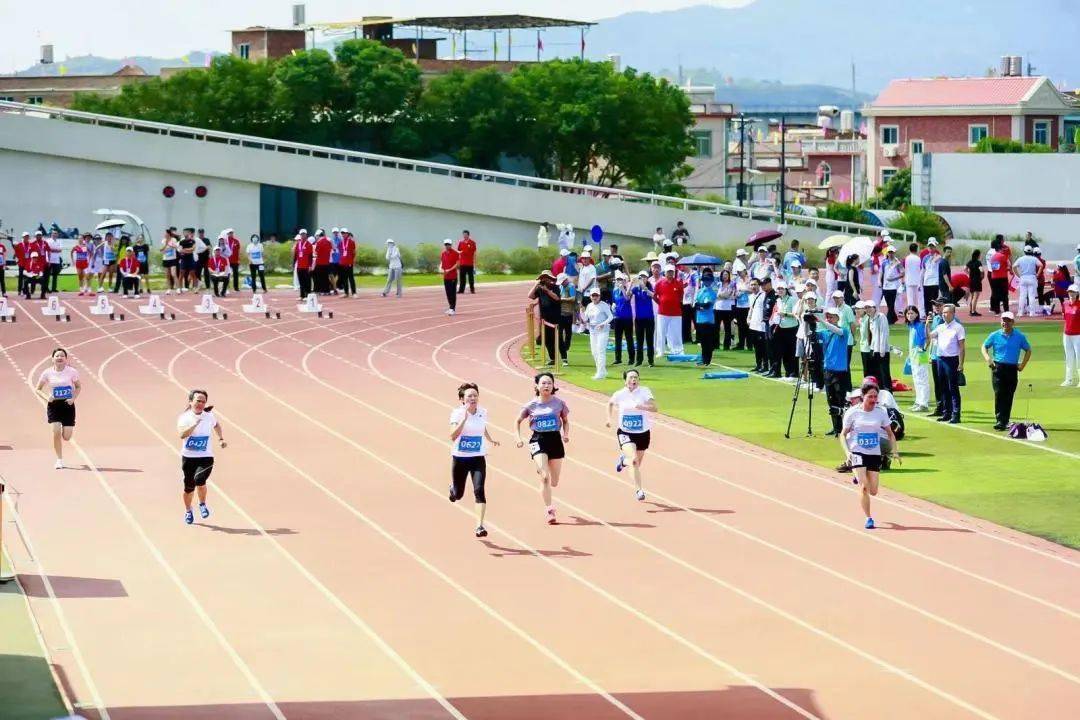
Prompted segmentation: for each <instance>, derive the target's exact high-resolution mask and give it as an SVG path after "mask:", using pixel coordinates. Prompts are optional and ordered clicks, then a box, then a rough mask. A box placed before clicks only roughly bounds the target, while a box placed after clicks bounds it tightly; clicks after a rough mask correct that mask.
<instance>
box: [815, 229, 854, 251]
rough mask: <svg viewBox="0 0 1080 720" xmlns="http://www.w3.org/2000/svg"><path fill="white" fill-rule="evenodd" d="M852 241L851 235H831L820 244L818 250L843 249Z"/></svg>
mask: <svg viewBox="0 0 1080 720" xmlns="http://www.w3.org/2000/svg"><path fill="white" fill-rule="evenodd" d="M850 239H851V236H850V235H845V234H843V233H837V234H836V235H830V236H829V237H827V238H825V239H824V240H822V241H821V242H819V243H818V250H828V249H829V248H834V247H843V245H844V244H845V243H847V241H848V240H850Z"/></svg>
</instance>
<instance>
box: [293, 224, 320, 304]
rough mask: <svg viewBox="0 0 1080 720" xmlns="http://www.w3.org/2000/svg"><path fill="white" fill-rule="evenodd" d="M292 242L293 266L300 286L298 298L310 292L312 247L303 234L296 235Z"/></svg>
mask: <svg viewBox="0 0 1080 720" xmlns="http://www.w3.org/2000/svg"><path fill="white" fill-rule="evenodd" d="M294 239H295V240H296V242H294V243H293V266H294V267H295V268H296V281H297V284H298V285H299V286H300V299H301V300H303V299H304V298H306V297H307V296H308V293H310V292H311V266H312V264H313V262H314V259H315V258H314V254H315V253H314V248H313V247H312V245H311V241H310V240H308V239H307V237H306V236H305V235H303V234H300V235H297V236H296V237H295V238H294Z"/></svg>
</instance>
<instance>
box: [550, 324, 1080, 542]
mask: <svg viewBox="0 0 1080 720" xmlns="http://www.w3.org/2000/svg"><path fill="white" fill-rule="evenodd" d="M996 327H997V326H996V325H989V324H985V325H974V326H969V340H968V344H969V348H975V347H976V346H975V343H978V345H981V344H982V340H983V339H984V338H985V337H986V335H988V334H989V333H990V332H991V331H992V330H994V329H996ZM1019 327H1020V329H1021V330H1022V331H1023V332H1024V333H1025V334H1026V335H1027V336H1028V338H1029V340H1030V341H1031V344H1032V346H1033V351H1034V354H1033V357H1032V360H1031V362H1030V363H1029V365H1028V367H1027V369H1026V370H1025V371H1024V372H1023V373H1022V374H1021V376H1020V387H1019V388H1018V390H1017V393H1016V401H1015V404H1014V407H1013V411H1014V412H1013V419H1014V420H1017V419H1023V418H1025V417H1026V416H1028V415H1029V414H1030V417H1031V418H1032V419H1034V420H1037V421H1038V422H1040V423H1041V424H1042V425H1043V427H1045V428H1046V430H1047V432H1048V433H1049V436H1050V438H1049V441H1048V442H1046V443H1041V444H1037V443H1027V442H1020V441H1012V440H1002V439H1000V437H1001V435H1002V434H1001V433H997V432H995V431H993V430H992V429H991V426H992V425H993V424H994V413H993V409H994V408H993V391H992V389H991V387H990V375H989V369H988V368H987V367H986V365H985V363H984V362H983V360H982V356H981V355H980V354H978V350H977V349H969V354H968V362H967V363H966V365H965V371H966V375H967V378H968V385H967V387H965V388H964V392H963V405H962V407H963V425H962V426H948V425H942V424H939V423H937V422H930V421H926V420H923V419H919V416H915V415H913V414H912V413H910V412H908V411H907V408H908V407H910V405H911V403H912V399H913V393H897V402H898V403H899V404H900V406H901V408H903V409H904V411H905V418H906V425H907V437H906V439H905V440H904V441H903V442H902V443H901V448H900V449H901V455H902V459H903V465H902V466H896V465H894V467H893V469H892V470H891V471H888V472H886V473H883V475H882V483H883V484H884V485H885V486H887V487H889V488H891V489H893V490H897V491H899V492H902V493H906V494H908V495H913V496H915V497H919V498H924V499H926V500H930V501H932V502H935V503H938V504H940V505H944V506H946V507H950V508H954V509H956V510H960V511H962V512H965V513H968V514H970V515H974V516H976V517H981V518H985V519H987V520H990V521H992V522H995V523H999V524H1001V525H1006V526H1008V527H1012V528H1016V529H1017V530H1022V531H1024V532H1028V533H1031V534H1033V535H1039V536H1041V537H1044V538H1047V539H1050V540H1053V541H1055V542H1058V543H1061V544H1064V545H1068V546H1071V547H1074V548H1080V388H1076V387H1072V388H1063V387H1059V383H1061V381H1062V378H1063V372H1064V371H1063V368H1064V361H1063V351H1062V347H1061V326H1060V324H1059V323H1056V322H1050V323H1032V324H1030V325H1024V324H1021V325H1020V326H1019ZM901 332H903V333H904V335H903V340H906V330H903V331H898V330H895V329H894V331H893V344H906V343H904V342H903V340H901ZM687 352H697V348H696V347H693V349H690V348H688V350H687ZM611 360H612V356H611V353H610V352H609V354H608V361H609V362H611ZM570 363H571V365H570V367H568V368H564V369H563V374H562V378H563V379H565V380H567V381H569V382H572V383H574V384H576V385H580V386H582V387H586V388H590V389H593V390H597V391H600V392H604V393H611V392H614V391H615V390H617V389H618V388H619V387H621V384H622V380H621V370H622V369H623V367H622V366H618V365H616V366H614V367H609V369H608V370H609V377H608V378H607V379H606V380H601V381H595V380H592V379H591V378H592V375H593V373H594V372H595V368H594V366H593V362H592V357H591V356H590V354H589V346H588V339H587V338H586V337H585V336H578V337H575V339H574V343H573V345H572V347H571V351H570ZM713 364H714V365H716V364H721V365H726V366H730V367H732V368H735V369H741V370H748V369H749V368H751V367H752V366H753V355H752V353H749V352H720V353H717V354H716V355H715V356H714V358H713ZM855 364H856V367H857V366H858V356H857V355H856V358H855ZM892 368H893V374H894V377H895V378H898V379H902V380H904V381H905V382H907V384H910V380H911V378H910V377H905V376H903V375H902V374H901V370H902V368H903V363H902V362H897V361H896V358H893V366H892ZM714 369H717V368H714ZM702 374H703V370H702V369H701V368H696V367H694V365H693V363H689V364H687V363H668V362H667V361H666V360H663V359H661V360H658V361H657V366H656V368H655V369H650V368H648V367H643V368H642V378H641V380H642V383H644V384H646V385H648V386H649V387H651V388H652V390H653V392H654V393H655V395H656V398H657V402H658V404H659V405H660V409H661V412H663V413H665V414H667V415H671V416H673V417H677V418H680V419H682V420H686V421H689V422H692V423H695V424H697V425H701V426H702V427H706V428H709V429H711V430H715V431H717V432H720V433H724V434H725V435H731V436H734V437H737V438H741V439H743V440H746V441H748V442H751V443H754V444H755V445H760V446H762V447H765V448H769V449H770V450H775V451H778V452H782V453H785V454H787V455H790V456H792V457H796V458H800V459H802V460H807V461H810V462H813V463H816V464H818V465H821V466H822V467H826V468H830V469H831V468H834V467H835V466H836V465H837V464H838V463H839V462H840V460H841V457H840V448H839V444H838V442H837V441H836V440H835V439H833V438H826V437H824V434H825V433H826V432H827V431H828V430H829V428H830V425H829V418H828V416H827V408H826V402H825V397H824V395H818V396H816V397H815V400H814V431H815V437H812V438H807V437H805V435H806V423H807V401H806V396H805V395H803V396H802V397H801V398H800V400H799V403H798V407H797V409H796V412H795V419H794V422H793V424H792V431H791V439H790V440H787V439H785V438H784V429H785V427H786V425H787V420H788V413H789V412H790V410H791V399H792V394H793V390H794V388H793V386H792V385H787V384H784V383H780V382H777V381H774V380H766V379H763V378H758V377H756V376H754V375H751V377H750V378H748V379H745V380H703V379H702ZM860 377H861V376H860ZM1029 383H1030V384H1031V390H1030V391H1029V389H1028V384H1029ZM1029 397H1030V411H1029V410H1028V403H1029ZM961 427H965V428H973V429H977V430H981V431H985V432H989V433H991V434H992V435H993V437H988V436H987V435H984V434H980V433H975V432H968V431H966V430H963V429H960V428H961ZM1043 445H1045V446H1046V447H1047V448H1053V449H1056V450H1060V451H1062V452H1063V453H1066V454H1057V453H1053V452H1049V451H1047V450H1045V449H1042V447H1041V446H1043ZM717 452H718V453H722V452H723V451H722V450H717Z"/></svg>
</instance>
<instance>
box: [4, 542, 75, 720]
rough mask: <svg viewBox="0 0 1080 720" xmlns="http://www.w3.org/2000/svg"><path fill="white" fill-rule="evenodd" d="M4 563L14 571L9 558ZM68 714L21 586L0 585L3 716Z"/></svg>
mask: <svg viewBox="0 0 1080 720" xmlns="http://www.w3.org/2000/svg"><path fill="white" fill-rule="evenodd" d="M0 565H2V566H3V570H4V572H10V571H11V568H10V567H8V566H7V564H6V559H5V558H0ZM66 714H67V711H66V710H65V709H64V704H63V702H62V701H61V700H60V695H59V693H58V692H57V690H56V685H55V684H54V683H53V677H52V673H51V672H49V664H48V662H47V661H46V660H45V658H44V657H43V655H42V652H41V645H40V644H39V643H38V640H37V637H36V636H35V634H34V628H33V625H32V624H31V621H30V615H29V614H28V613H27V612H26V600H25V599H24V598H23V597H22V595H21V594H20V592H19V586H18V585H16V584H15V583H14V582H10V583H7V584H6V585H0V717H2V718H4V720H44V719H45V718H54V717H61V716H63V715H66Z"/></svg>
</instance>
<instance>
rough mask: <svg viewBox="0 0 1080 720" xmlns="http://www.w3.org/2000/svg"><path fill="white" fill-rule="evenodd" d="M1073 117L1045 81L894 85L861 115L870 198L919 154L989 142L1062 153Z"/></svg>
mask: <svg viewBox="0 0 1080 720" xmlns="http://www.w3.org/2000/svg"><path fill="white" fill-rule="evenodd" d="M1073 112H1076V106H1075V104H1073V103H1071V102H1069V101H1068V100H1067V99H1066V98H1065V97H1064V96H1063V95H1062V94H1061V93H1060V92H1058V91H1057V89H1055V88H1054V86H1053V84H1052V83H1051V82H1050V80H1049V79H1048V78H1045V77H1030V76H1026V77H1025V76H1020V77H1017V76H1005V77H982V78H925V79H914V80H913V79H908V80H893V81H892V82H891V83H889V85H888V86H887V87H886V88H885V89H884V90H882V91H881V94H880V95H878V97H877V99H876V100H874V102H873V103H871V104H870V106H869V107H867V108H866V109H865V110H864V111H863V114H864V116H865V117H866V118H867V140H868V143H869V146H868V148H867V172H866V179H867V183H868V185H869V188H870V193H873V192H874V190H875V189H876V188H877V187H878V186H879V185H881V184H883V183H884V182H886V181H888V179H889V178H891V177H892V176H893V175H894V174H896V172H897V171H899V170H901V169H903V168H910V167H912V159H913V158H914V156H916V155H919V154H921V153H933V152H962V151H966V150H968V149H969V148H972V147H974V146H975V145H976V144H977V143H978V142H979V140H981V139H982V138H984V137H999V138H1007V139H1012V140H1017V141H1019V142H1025V143H1041V144H1044V145H1049V146H1050V147H1053V148H1057V146H1058V143H1059V141H1060V138H1061V133H1062V119H1063V116H1065V115H1068V114H1069V113H1073Z"/></svg>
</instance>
